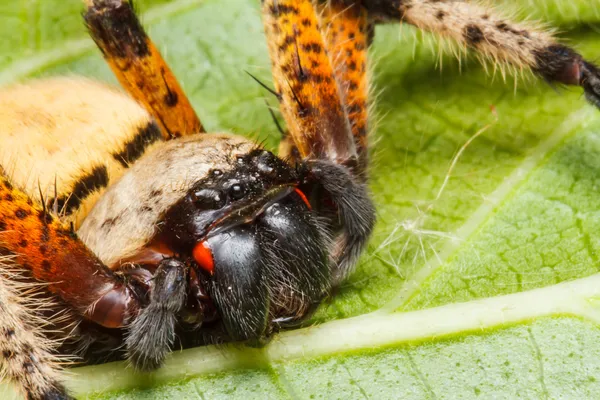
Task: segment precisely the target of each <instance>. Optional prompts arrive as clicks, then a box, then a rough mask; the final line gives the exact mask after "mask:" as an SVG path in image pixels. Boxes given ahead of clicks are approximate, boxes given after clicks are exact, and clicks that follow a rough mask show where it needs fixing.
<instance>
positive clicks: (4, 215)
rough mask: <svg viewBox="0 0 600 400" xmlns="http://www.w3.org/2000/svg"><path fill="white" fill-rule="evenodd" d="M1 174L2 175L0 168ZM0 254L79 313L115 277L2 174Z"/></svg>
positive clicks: (87, 306) (0, 185)
mask: <svg viewBox="0 0 600 400" xmlns="http://www.w3.org/2000/svg"><path fill="white" fill-rule="evenodd" d="M0 172H2V171H1V170H0ZM0 202H1V207H0V254H1V255H3V256H11V257H13V260H14V263H15V264H16V265H18V266H20V267H21V268H22V269H23V270H25V271H27V272H28V273H30V274H31V276H32V277H33V278H34V279H35V280H37V281H39V282H44V283H47V286H46V288H47V290H48V291H49V292H50V293H52V294H54V295H56V296H58V298H60V299H61V300H62V301H63V302H64V303H66V304H67V305H68V306H70V307H71V308H72V309H73V310H74V311H76V312H78V313H79V314H80V315H84V314H85V312H86V311H87V310H88V309H89V307H90V306H91V305H92V304H93V302H94V301H96V300H97V299H98V298H99V297H101V296H102V294H103V293H104V292H106V291H108V289H110V288H112V286H113V282H114V275H113V273H112V272H111V271H109V270H108V269H107V268H106V267H105V266H104V265H103V264H102V263H101V262H100V261H99V260H98V259H97V258H96V257H95V256H94V254H92V252H91V251H90V250H88V249H87V247H85V245H84V244H83V243H82V242H81V241H80V240H79V239H78V238H77V236H76V235H75V233H74V232H73V231H72V230H71V229H70V227H68V226H65V225H64V224H63V223H62V222H61V221H60V220H59V219H58V218H56V217H54V216H52V215H51V214H50V213H48V211H47V210H45V209H44V208H42V207H40V206H38V205H37V204H35V203H34V202H33V201H32V200H31V198H29V197H28V196H27V195H26V194H25V193H23V192H22V191H20V190H18V189H17V188H15V187H13V186H12V184H11V183H10V182H9V181H8V179H7V178H6V177H5V176H3V174H0Z"/></svg>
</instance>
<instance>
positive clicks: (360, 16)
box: [317, 0, 370, 175]
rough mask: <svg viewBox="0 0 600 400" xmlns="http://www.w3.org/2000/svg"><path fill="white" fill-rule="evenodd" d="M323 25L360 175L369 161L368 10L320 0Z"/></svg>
mask: <svg viewBox="0 0 600 400" xmlns="http://www.w3.org/2000/svg"><path fill="white" fill-rule="evenodd" d="M317 7H318V8H317V10H318V15H319V17H320V24H321V26H322V27H325V29H324V32H323V35H324V40H325V44H326V46H327V52H328V54H329V58H330V59H331V63H332V65H333V71H334V74H335V77H336V78H337V82H338V85H339V87H340V94H341V97H342V101H343V103H344V107H345V109H346V113H347V115H348V120H349V121H350V128H351V129H352V135H353V136H354V140H355V144H356V148H357V151H358V157H359V166H360V171H361V174H360V175H364V174H365V173H366V168H367V163H368V159H367V158H368V154H367V152H368V148H367V146H368V143H367V129H368V126H367V124H368V117H369V116H368V107H369V106H368V95H369V80H368V76H367V43H368V38H369V30H370V24H369V21H368V19H367V10H365V9H364V8H362V7H361V6H360V5H359V4H358V3H354V4H347V2H344V1H342V0H335V1H328V2H318V3H317Z"/></svg>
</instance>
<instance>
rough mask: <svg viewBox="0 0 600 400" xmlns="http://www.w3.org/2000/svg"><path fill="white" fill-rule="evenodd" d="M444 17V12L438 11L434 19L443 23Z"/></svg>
mask: <svg viewBox="0 0 600 400" xmlns="http://www.w3.org/2000/svg"><path fill="white" fill-rule="evenodd" d="M445 16H446V13H445V12H444V10H440V11H438V12H437V14H435V17H436V18H437V19H438V21H443V20H444V17H445Z"/></svg>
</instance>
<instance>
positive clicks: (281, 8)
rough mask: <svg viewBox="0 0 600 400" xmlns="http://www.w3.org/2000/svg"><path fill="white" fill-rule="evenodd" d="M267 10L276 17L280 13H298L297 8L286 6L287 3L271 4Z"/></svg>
mask: <svg viewBox="0 0 600 400" xmlns="http://www.w3.org/2000/svg"><path fill="white" fill-rule="evenodd" d="M269 11H270V12H271V14H272V15H274V16H276V17H278V16H280V15H285V14H294V15H296V14H298V9H297V8H296V7H294V6H287V5H283V4H276V5H272V6H271V7H270V8H269Z"/></svg>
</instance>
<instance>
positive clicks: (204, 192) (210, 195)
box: [192, 189, 226, 210]
mask: <svg viewBox="0 0 600 400" xmlns="http://www.w3.org/2000/svg"><path fill="white" fill-rule="evenodd" d="M192 199H193V201H194V203H195V204H196V206H197V207H198V208H202V209H205V210H210V209H213V210H214V209H218V208H221V207H223V206H224V205H225V200H226V199H225V196H224V195H223V194H222V193H221V192H220V191H218V190H214V189H200V190H198V191H196V192H194V194H193V196H192Z"/></svg>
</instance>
